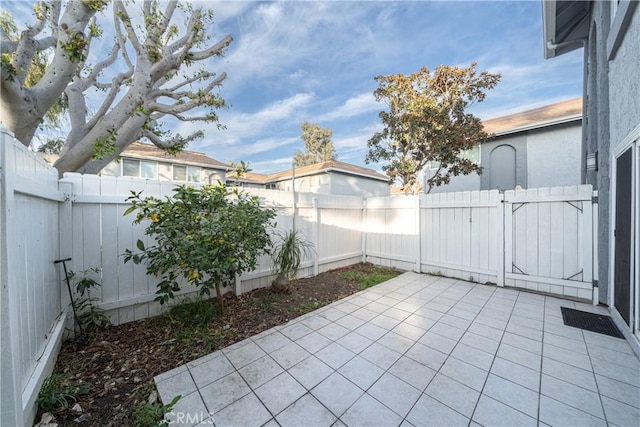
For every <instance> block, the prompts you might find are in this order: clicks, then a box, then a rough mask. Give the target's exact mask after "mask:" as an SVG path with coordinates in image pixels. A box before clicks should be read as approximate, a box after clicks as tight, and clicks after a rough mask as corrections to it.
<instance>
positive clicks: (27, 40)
mask: <svg viewBox="0 0 640 427" xmlns="http://www.w3.org/2000/svg"><path fill="white" fill-rule="evenodd" d="M212 23H213V13H212V11H210V10H205V9H201V8H194V7H192V6H191V5H190V4H188V3H184V2H179V1H159V0H147V1H144V2H142V1H141V2H137V1H113V2H110V1H109V0H67V1H59V0H52V1H41V2H38V3H37V4H36V6H35V8H34V22H33V23H32V24H31V25H29V26H27V28H26V29H24V30H22V31H18V30H17V27H10V26H7V25H2V26H1V27H2V28H0V46H1V48H2V76H1V78H0V89H1V90H2V100H1V102H0V120H1V121H2V124H3V125H4V126H6V127H7V128H8V129H9V130H11V131H12V132H13V133H14V135H15V136H16V138H17V139H18V140H20V141H21V142H22V143H23V144H24V145H27V146H28V145H30V144H31V141H32V139H33V137H34V134H35V133H36V131H37V129H38V127H39V126H40V125H41V123H42V121H43V118H45V117H46V115H47V114H48V113H49V112H50V110H51V109H52V108H54V107H55V106H56V105H59V103H60V102H63V104H64V108H65V110H66V113H67V114H68V120H69V132H68V135H67V136H66V138H65V141H64V144H62V146H61V147H60V158H59V159H58V160H57V162H56V163H55V167H56V168H57V169H58V171H59V172H60V174H62V173H64V172H67V171H77V172H82V173H97V172H98V171H100V170H101V169H102V168H103V167H104V166H105V165H106V164H107V163H109V162H110V161H112V160H113V159H114V158H116V157H117V156H118V155H119V153H120V152H122V150H124V149H125V148H126V147H127V146H128V145H129V144H131V143H132V142H134V141H136V140H139V139H142V138H146V139H147V140H149V141H151V142H152V143H153V144H155V145H156V146H158V147H160V148H163V149H165V150H167V151H168V152H176V151H179V150H181V149H182V148H183V147H184V146H185V145H186V144H187V143H188V142H189V141H191V140H193V139H195V138H198V137H201V136H202V135H203V131H202V130H201V129H200V130H197V131H196V132H193V133H190V134H188V135H185V136H182V135H180V134H179V133H173V132H172V131H170V130H169V129H168V126H170V125H177V124H179V123H180V122H194V121H196V122H203V123H213V124H214V125H216V126H218V127H220V124H219V121H218V116H217V114H216V111H217V110H218V109H219V108H222V107H224V106H225V101H224V99H222V98H221V97H220V95H219V94H218V93H217V89H218V88H219V86H220V85H221V83H222V81H223V80H224V79H225V78H226V74H225V73H221V74H217V73H215V72H213V71H210V70H211V69H212V68H213V65H212V64H211V61H209V59H210V58H215V57H219V56H221V55H222V54H223V53H224V51H225V49H226V47H227V46H228V45H229V44H230V43H231V41H232V38H231V37H230V36H226V37H223V38H221V39H218V40H214V39H213V37H212V35H210V34H208V31H210V29H211V25H212ZM9 30H11V31H9ZM107 35H108V36H107ZM103 38H104V40H103ZM92 46H98V47H97V48H96V51H95V52H92V51H91V48H92ZM42 60H45V61H46V64H44V65H43V66H42V67H41V68H42V72H41V73H39V75H36V76H34V74H33V71H30V70H32V65H33V64H34V63H36V64H38V63H41V61H42ZM38 61H40V62H38ZM88 99H90V102H87V100H88Z"/></svg>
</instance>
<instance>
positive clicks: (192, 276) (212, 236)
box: [124, 184, 276, 307]
mask: <svg viewBox="0 0 640 427" xmlns="http://www.w3.org/2000/svg"><path fill="white" fill-rule="evenodd" d="M127 201H129V202H131V207H130V208H129V209H127V211H126V212H125V215H127V214H130V213H132V212H136V219H135V220H134V224H140V223H143V222H146V223H148V225H147V228H146V230H145V234H146V235H148V236H150V237H152V238H153V239H154V240H155V242H154V244H153V245H150V246H145V244H144V242H143V241H141V240H138V242H137V248H138V251H136V252H134V251H132V250H130V249H127V250H126V251H125V254H124V256H125V262H128V261H133V262H134V263H136V264H138V263H141V262H145V263H146V265H147V273H148V274H154V275H156V276H160V277H161V281H160V283H159V284H158V290H157V292H156V293H157V294H158V297H157V298H156V301H159V302H160V303H161V304H164V303H166V302H167V301H169V300H170V299H172V298H174V293H175V292H177V291H179V290H180V284H181V283H184V280H186V281H187V282H189V283H191V284H192V285H194V286H196V287H198V288H199V289H200V294H201V295H210V293H211V289H215V291H216V296H217V297H218V301H219V304H220V306H221V307H222V306H223V300H222V287H223V286H225V285H226V282H225V279H227V278H228V277H231V276H232V275H234V274H235V273H242V272H244V271H251V270H253V269H254V268H255V267H256V264H257V262H258V257H259V256H260V255H262V254H265V253H269V251H270V247H271V240H270V238H269V234H268V233H267V230H268V229H269V228H270V227H274V226H275V222H274V218H275V215H276V213H275V210H273V209H270V208H263V207H261V206H260V203H259V200H258V198H257V197H255V196H251V195H249V194H247V193H246V192H242V191H239V190H238V189H237V188H236V189H230V188H227V187H226V186H225V185H224V184H221V185H216V186H213V185H208V186H204V187H202V188H195V187H190V186H178V187H176V188H175V189H174V194H173V196H172V197H166V198H165V199H159V198H156V197H153V196H150V197H144V198H143V197H142V193H141V192H140V193H136V192H132V195H131V196H130V197H129V198H127Z"/></svg>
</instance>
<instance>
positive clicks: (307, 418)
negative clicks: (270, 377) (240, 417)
mask: <svg viewBox="0 0 640 427" xmlns="http://www.w3.org/2000/svg"><path fill="white" fill-rule="evenodd" d="M336 420H337V419H336V417H335V416H334V415H333V414H332V413H331V412H330V411H329V410H328V409H327V408H326V407H324V406H323V405H322V404H321V403H320V402H318V400H317V399H316V398H315V397H313V396H312V395H310V394H305V395H304V396H302V397H301V398H300V399H299V400H298V401H296V402H295V403H294V404H292V405H291V406H289V407H288V408H287V409H285V410H284V411H282V412H281V413H280V414H279V415H278V416H276V421H278V424H280V425H281V426H282V427H289V426H291V427H299V426H309V427H329V426H331V425H332V424H333V423H334V422H335V421H336ZM254 425H256V424H254Z"/></svg>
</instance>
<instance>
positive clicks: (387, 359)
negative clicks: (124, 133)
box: [360, 342, 402, 370]
mask: <svg viewBox="0 0 640 427" xmlns="http://www.w3.org/2000/svg"><path fill="white" fill-rule="evenodd" d="M360 356H361V357H364V358H365V359H367V360H368V361H369V362H372V363H374V364H375V365H377V366H379V367H380V368H382V369H384V370H387V369H389V368H390V367H391V365H393V364H394V363H395V362H396V360H398V359H400V356H402V354H400V353H398V352H397V351H394V350H391V349H390V348H388V347H385V346H384V345H382V344H380V343H377V342H375V343H373V344H371V345H370V346H369V347H367V349H366V350H364V351H363V352H362V353H360Z"/></svg>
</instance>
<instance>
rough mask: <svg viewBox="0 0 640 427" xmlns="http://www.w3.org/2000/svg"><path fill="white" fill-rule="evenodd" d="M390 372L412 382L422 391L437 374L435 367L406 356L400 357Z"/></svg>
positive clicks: (409, 382)
mask: <svg viewBox="0 0 640 427" xmlns="http://www.w3.org/2000/svg"><path fill="white" fill-rule="evenodd" d="M388 372H390V373H391V374H393V375H395V376H396V377H398V378H400V379H401V380H404V381H405V382H407V383H408V384H411V385H412V386H414V387H415V388H417V389H418V390H420V391H424V389H425V388H427V386H428V385H429V383H430V382H431V380H432V379H433V377H434V376H435V375H436V371H434V370H433V369H431V368H428V367H426V366H424V365H423V364H421V363H416V361H415V360H413V359H410V358H408V357H405V356H402V357H401V358H400V359H398V361H397V362H396V363H394V364H393V366H392V367H391V368H389V371H388Z"/></svg>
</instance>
